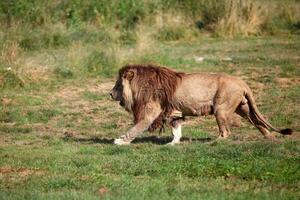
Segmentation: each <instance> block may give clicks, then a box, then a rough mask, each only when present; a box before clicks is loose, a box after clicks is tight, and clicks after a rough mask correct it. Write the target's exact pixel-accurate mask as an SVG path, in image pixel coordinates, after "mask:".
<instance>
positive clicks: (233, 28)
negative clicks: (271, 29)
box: [215, 0, 268, 37]
mask: <svg viewBox="0 0 300 200" xmlns="http://www.w3.org/2000/svg"><path fill="white" fill-rule="evenodd" d="M267 16H268V9H266V6H265V5H260V4H258V3H257V2H256V3H254V2H253V1H250V0H245V1H234V0H231V1H229V3H228V4H226V15H225V17H223V18H221V19H220V20H219V21H218V23H217V24H216V28H215V32H216V34H217V35H220V36H227V37H228V36H229V37H233V36H235V35H243V36H249V35H257V34H261V30H262V29H261V27H262V26H263V25H264V24H265V23H266V20H267Z"/></svg>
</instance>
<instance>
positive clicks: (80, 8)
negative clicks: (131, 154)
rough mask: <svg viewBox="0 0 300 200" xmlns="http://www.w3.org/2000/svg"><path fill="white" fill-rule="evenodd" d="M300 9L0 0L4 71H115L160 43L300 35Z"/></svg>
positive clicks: (25, 76) (298, 5) (254, 2)
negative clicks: (202, 39)
mask: <svg viewBox="0 0 300 200" xmlns="http://www.w3.org/2000/svg"><path fill="white" fill-rule="evenodd" d="M299 9H300V2H299V1H295V0H287V1H284V2H283V1H277V0H268V1H258V0H186V1H179V0H156V1H149V0H122V1H111V0H91V1H85V0H72V1H62V0H57V1H46V0H13V1H0V25H1V29H0V53H1V57H0V67H1V70H0V74H1V77H4V74H6V73H7V71H5V70H6V69H7V68H9V69H10V70H11V71H10V72H9V73H12V74H14V76H11V77H16V78H18V79H19V80H23V82H24V83H27V82H28V80H29V81H35V80H40V77H43V78H42V79H43V80H45V79H47V78H49V77H52V76H53V77H60V78H74V77H75V78H76V77H79V76H83V75H87V76H91V75H92V76H93V75H97V76H103V77H111V76H112V75H113V74H114V73H115V72H116V70H117V69H118V67H119V66H120V65H122V64H124V63H128V62H138V61H143V60H147V57H149V56H148V55H151V54H152V53H153V52H155V46H156V45H158V44H159V43H160V42H170V41H178V40H184V41H193V40H197V39H198V38H200V37H202V35H203V34H205V35H207V34H210V35H211V36H214V37H235V36H242V37H247V36H251V35H262V34H278V33H282V32H284V33H289V34H290V33H299V29H300V14H299V13H300V12H299ZM45 77H47V78H45ZM0 82H1V84H0V86H1V87H2V86H4V85H7V84H5V82H7V79H4V78H2V79H0ZM16 82H18V81H16ZM17 85H18V84H17Z"/></svg>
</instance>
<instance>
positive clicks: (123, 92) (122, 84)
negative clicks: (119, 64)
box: [110, 71, 134, 111]
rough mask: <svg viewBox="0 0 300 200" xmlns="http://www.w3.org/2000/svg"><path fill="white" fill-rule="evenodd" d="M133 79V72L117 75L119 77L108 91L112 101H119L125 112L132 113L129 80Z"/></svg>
mask: <svg viewBox="0 0 300 200" xmlns="http://www.w3.org/2000/svg"><path fill="white" fill-rule="evenodd" d="M133 77H134V72H132V71H126V72H121V73H119V77H118V79H117V81H116V83H115V86H114V87H113V89H112V90H111V91H110V96H111V97H112V99H113V100H115V101H119V102H120V105H121V106H122V107H124V108H125V109H126V110H127V111H132V106H133V95H132V89H131V84H130V82H131V80H132V79H133Z"/></svg>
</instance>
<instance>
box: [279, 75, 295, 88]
mask: <svg viewBox="0 0 300 200" xmlns="http://www.w3.org/2000/svg"><path fill="white" fill-rule="evenodd" d="M275 81H276V83H277V84H278V85H279V86H280V87H283V88H286V87H291V86H295V85H300V78H297V77H293V78H275Z"/></svg>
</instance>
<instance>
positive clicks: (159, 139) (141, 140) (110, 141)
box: [63, 136, 212, 145]
mask: <svg viewBox="0 0 300 200" xmlns="http://www.w3.org/2000/svg"><path fill="white" fill-rule="evenodd" d="M172 139H173V138H172V137H166V136H163V137H160V136H147V137H138V138H135V139H134V140H133V141H132V144H140V143H153V144H158V145H164V144H167V143H169V142H171V141H172ZM63 140H65V141H74V142H82V143H98V144H114V139H109V138H98V137H91V138H77V137H74V136H65V137H64V138H63ZM211 141H212V139H211V138H189V137H182V138H181V142H200V143H206V142H211Z"/></svg>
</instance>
